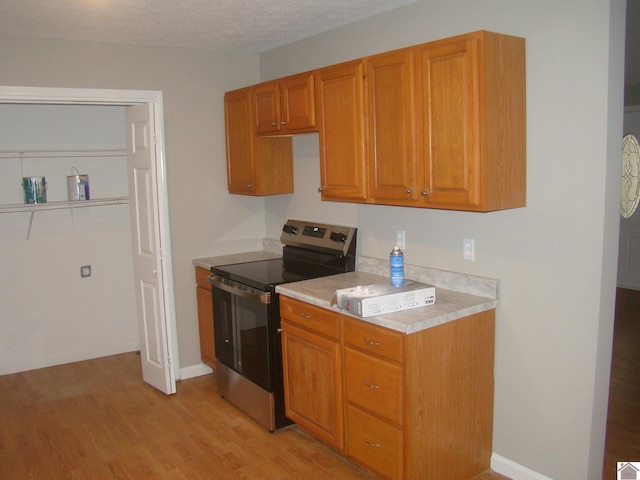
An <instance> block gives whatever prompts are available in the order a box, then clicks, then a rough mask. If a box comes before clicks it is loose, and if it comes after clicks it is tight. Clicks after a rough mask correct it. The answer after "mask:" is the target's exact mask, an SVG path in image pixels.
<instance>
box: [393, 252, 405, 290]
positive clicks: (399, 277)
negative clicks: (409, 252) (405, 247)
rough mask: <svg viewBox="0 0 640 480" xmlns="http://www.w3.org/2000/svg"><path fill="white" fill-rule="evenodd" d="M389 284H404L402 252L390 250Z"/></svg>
mask: <svg viewBox="0 0 640 480" xmlns="http://www.w3.org/2000/svg"><path fill="white" fill-rule="evenodd" d="M390 259H391V285H393V286H396V287H397V286H400V285H404V255H403V254H402V252H399V253H398V252H396V251H394V252H391V256H390Z"/></svg>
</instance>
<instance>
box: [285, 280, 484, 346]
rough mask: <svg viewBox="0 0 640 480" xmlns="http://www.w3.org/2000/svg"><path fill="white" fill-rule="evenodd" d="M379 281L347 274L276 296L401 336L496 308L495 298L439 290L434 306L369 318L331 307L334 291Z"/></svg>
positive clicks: (295, 285) (304, 284)
mask: <svg viewBox="0 0 640 480" xmlns="http://www.w3.org/2000/svg"><path fill="white" fill-rule="evenodd" d="M352 280H354V281H352ZM381 280H382V281H384V280H385V278H384V277H379V276H377V275H375V274H369V273H363V272H350V273H344V274H340V275H334V276H332V277H324V278H317V279H311V280H304V281H301V282H294V283H287V284H284V285H278V286H277V287H276V292H277V293H279V294H281V295H284V296H287V297H290V298H293V299H296V300H300V301H302V302H306V303H309V304H311V305H315V306H317V307H320V308H325V309H328V310H331V311H334V312H337V313H340V314H342V315H346V316H348V317H352V318H357V319H359V320H363V321H365V322H368V323H371V324H374V325H379V326H381V327H386V328H389V329H391V330H395V331H397V332H401V333H404V334H411V333H415V332H419V331H422V330H425V329H427V328H432V327H435V326H437V325H442V324H444V323H447V322H451V321H454V320H458V319H460V318H463V317H467V316H469V315H473V314H476V313H481V312H484V311H487V310H492V309H495V308H496V306H497V300H496V299H494V298H486V297H479V296H475V295H469V294H467V293H463V292H457V291H452V290H447V289H442V288H437V289H436V303H435V304H434V305H430V306H425V307H418V308H413V309H409V310H403V311H400V312H393V313H387V314H384V315H376V316H371V317H364V318H363V317H359V316H357V315H353V314H351V313H350V312H348V311H345V310H341V309H339V308H338V307H337V306H336V305H331V297H332V295H333V292H334V291H335V290H337V289H340V288H345V286H354V283H355V284H356V285H357V284H360V285H365V284H370V283H376V282H380V281H381Z"/></svg>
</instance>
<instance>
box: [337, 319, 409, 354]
mask: <svg viewBox="0 0 640 480" xmlns="http://www.w3.org/2000/svg"><path fill="white" fill-rule="evenodd" d="M403 338H404V335H403V334H402V333H399V332H394V331H393V330H389V329H388V328H383V327H379V326H377V325H372V324H370V323H366V322H363V321H362V320H356V319H352V318H347V317H345V322H344V341H345V343H346V344H347V345H351V346H353V347H354V348H357V349H359V350H363V351H365V352H369V353H374V354H376V355H379V356H381V357H383V358H386V359H388V360H391V361H392V362H397V363H400V364H401V363H402V361H403V355H402V343H403Z"/></svg>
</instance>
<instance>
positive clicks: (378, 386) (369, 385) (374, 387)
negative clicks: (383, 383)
mask: <svg viewBox="0 0 640 480" xmlns="http://www.w3.org/2000/svg"><path fill="white" fill-rule="evenodd" d="M364 384H365V385H366V386H367V387H369V388H373V389H375V390H379V389H380V385H371V384H370V383H369V382H364Z"/></svg>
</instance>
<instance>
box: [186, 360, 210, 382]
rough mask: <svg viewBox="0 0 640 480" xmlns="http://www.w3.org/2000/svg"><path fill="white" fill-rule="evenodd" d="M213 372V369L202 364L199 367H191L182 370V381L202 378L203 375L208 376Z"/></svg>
mask: <svg viewBox="0 0 640 480" xmlns="http://www.w3.org/2000/svg"><path fill="white" fill-rule="evenodd" d="M211 372H213V370H212V369H211V367H209V366H207V365H205V364H204V363H200V364H198V365H191V366H189V367H184V368H181V369H180V380H187V379H188V378H195V377H200V376H202V375H208V374H210V373H211Z"/></svg>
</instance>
